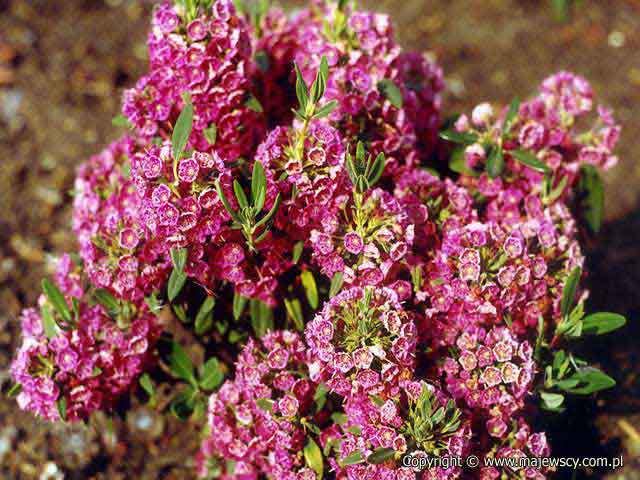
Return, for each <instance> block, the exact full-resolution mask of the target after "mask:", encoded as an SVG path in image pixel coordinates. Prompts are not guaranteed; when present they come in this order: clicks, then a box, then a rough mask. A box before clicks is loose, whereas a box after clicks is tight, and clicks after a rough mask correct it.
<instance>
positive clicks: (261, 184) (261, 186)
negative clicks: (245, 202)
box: [251, 161, 267, 212]
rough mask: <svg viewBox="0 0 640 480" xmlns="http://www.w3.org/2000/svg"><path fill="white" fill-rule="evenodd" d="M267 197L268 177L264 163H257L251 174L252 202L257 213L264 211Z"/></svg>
mask: <svg viewBox="0 0 640 480" xmlns="http://www.w3.org/2000/svg"><path fill="white" fill-rule="evenodd" d="M266 195H267V176H266V174H265V172H264V167H263V165H262V163H260V162H258V161H256V162H255V163H254V164H253V172H252V173H251V201H252V203H253V206H254V208H255V211H256V212H260V211H262V207H264V201H265V198H266Z"/></svg>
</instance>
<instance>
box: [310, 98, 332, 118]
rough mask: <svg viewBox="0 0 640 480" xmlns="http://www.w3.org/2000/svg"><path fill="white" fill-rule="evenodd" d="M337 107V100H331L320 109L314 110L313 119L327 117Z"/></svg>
mask: <svg viewBox="0 0 640 480" xmlns="http://www.w3.org/2000/svg"><path fill="white" fill-rule="evenodd" d="M337 106H338V101H337V100H331V101H329V102H327V103H325V104H324V105H323V106H322V107H320V108H319V109H318V110H316V113H314V114H313V118H314V119H319V118H325V117H328V116H329V115H330V114H331V112H333V111H334V110H335V109H336V107H337Z"/></svg>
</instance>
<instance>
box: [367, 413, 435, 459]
mask: <svg viewBox="0 0 640 480" xmlns="http://www.w3.org/2000/svg"><path fill="white" fill-rule="evenodd" d="M434 423H437V422H434ZM395 454H396V451H395V450H394V449H393V448H383V447H379V448H376V449H375V450H374V451H373V453H371V455H369V456H368V457H367V462H368V463H371V464H373V465H378V464H380V463H384V462H386V461H387V460H389V459H391V458H393V457H394V456H395Z"/></svg>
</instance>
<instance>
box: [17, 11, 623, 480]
mask: <svg viewBox="0 0 640 480" xmlns="http://www.w3.org/2000/svg"><path fill="white" fill-rule="evenodd" d="M240 3H241V2H240ZM148 45H149V56H150V65H149V73H148V74H147V75H145V76H144V77H143V78H142V79H140V80H139V81H138V82H137V84H136V85H135V87H133V88H132V89H130V90H127V91H126V92H125V94H124V101H123V114H124V115H123V117H121V118H119V122H120V123H123V124H125V125H127V126H128V127H129V130H130V131H129V133H128V135H125V136H123V137H122V138H121V139H120V140H118V141H116V142H114V143H113V144H112V145H110V146H109V147H107V149H106V150H104V151H103V152H102V153H101V154H99V155H96V156H94V157H92V158H91V159H89V161H88V162H86V163H84V164H82V165H81V166H80V168H79V169H78V175H77V179H76V184H75V190H76V191H75V200H74V209H73V231H74V233H75V234H76V236H77V239H78V245H79V249H78V253H79V255H65V256H63V257H62V258H61V259H60V262H59V267H58V273H57V274H56V276H55V279H54V282H51V281H48V280H45V281H44V282H43V290H44V294H43V295H42V296H41V298H40V300H39V303H38V307H39V308H38V309H35V308H28V309H26V310H25V311H24V312H23V315H22V330H23V337H24V338H23V344H22V346H21V347H20V348H19V350H18V352H17V353H16V355H15V359H14V361H13V364H12V367H11V373H12V376H13V379H14V381H15V384H14V386H13V388H12V389H11V392H10V393H11V394H15V395H16V396H17V401H18V404H19V405H20V407H21V408H23V409H25V410H29V411H31V412H33V413H34V414H35V415H38V416H40V417H42V418H44V419H47V420H51V421H58V420H62V421H69V422H72V421H77V420H85V421H86V420H89V419H90V417H91V413H92V412H95V411H97V410H102V411H119V410H121V409H123V408H126V403H127V402H120V400H122V399H126V397H127V396H128V395H136V396H138V398H139V399H140V395H143V397H148V400H149V405H150V406H152V407H155V408H158V409H162V410H163V411H165V410H166V411H167V412H171V413H172V414H174V415H176V416H177V417H179V418H181V419H186V418H191V419H192V420H194V421H197V422H200V423H201V424H203V425H204V428H203V434H202V438H203V440H202V447H201V450H200V452H199V453H198V455H197V458H196V460H197V461H196V464H197V474H198V476H200V477H201V478H222V479H242V480H247V479H258V478H260V479H262V478H268V479H274V480H276V479H287V480H314V479H321V478H336V479H349V480H352V479H353V480H355V479H373V480H378V479H390V480H391V479H398V480H403V479H414V478H424V479H454V478H468V477H475V478H483V479H496V478H544V476H545V475H546V474H547V473H549V472H548V471H546V470H543V469H533V468H527V469H521V470H510V469H508V468H507V467H505V470H503V471H500V470H498V469H497V468H496V467H489V466H485V467H481V468H478V469H476V470H473V468H470V467H469V466H465V465H461V464H455V462H454V463H451V465H449V466H447V465H444V464H438V465H434V466H429V467H428V468H426V469H424V470H416V469H415V468H413V466H408V465H407V464H406V463H405V462H404V460H405V458H406V457H407V456H411V457H412V458H422V459H429V458H433V457H440V458H449V459H455V458H460V457H465V456H467V455H471V454H473V455H475V456H476V457H477V458H499V457H522V456H548V455H549V452H550V451H551V448H552V445H553V439H552V438H551V439H549V441H548V439H547V437H546V434H545V433H544V432H538V433H533V432H536V431H537V430H539V429H538V426H537V425H536V421H537V419H539V417H540V415H541V414H543V413H544V414H548V415H552V414H554V412H558V411H561V410H563V409H564V408H565V407H564V405H565V397H566V396H568V395H590V394H592V393H595V392H597V391H600V390H603V389H606V388H610V387H612V386H613V385H614V384H615V382H614V381H613V379H611V378H610V377H609V376H607V375H606V374H605V373H604V372H602V371H601V370H599V369H597V368H595V367H593V366H590V365H589V363H588V361H587V360H585V359H581V358H578V357H577V356H576V355H575V354H574V353H573V345H572V340H573V339H575V338H577V337H581V336H586V335H596V334H604V333H608V332H610V331H613V330H615V329H617V328H619V327H622V326H623V325H624V323H625V319H624V318H623V317H621V316H619V315H616V314H613V313H606V312H600V313H594V314H591V315H587V314H586V313H585V309H586V305H585V302H586V300H587V298H588V291H587V290H586V288H585V287H583V286H581V284H580V281H581V279H582V277H583V267H584V257H583V254H582V249H581V240H582V239H583V238H584V237H585V236H587V235H590V234H593V233H594V232H597V230H598V228H599V226H600V223H601V217H602V209H603V203H602V202H603V196H602V183H601V180H600V176H599V171H600V170H605V169H608V168H610V167H612V166H614V165H615V163H616V160H617V159H616V156H615V154H614V153H613V150H614V147H615V144H616V142H617V139H618V136H619V131H620V127H619V126H618V125H617V124H616V123H615V120H614V119H613V116H612V113H611V111H609V110H608V109H606V108H603V107H597V110H596V111H597V114H596V117H597V118H596V119H595V122H594V123H593V124H592V125H591V126H589V125H588V124H586V125H585V121H586V120H587V119H588V117H589V114H590V113H591V112H592V110H593V109H594V100H593V97H594V94H593V92H592V90H591V87H590V86H589V84H588V83H587V82H586V80H584V79H583V78H581V77H578V76H576V75H573V74H570V73H566V72H561V73H558V74H555V75H553V76H551V77H549V78H548V79H546V80H544V81H543V82H542V84H541V86H540V89H539V92H538V93H537V94H535V95H534V96H533V97H531V98H530V99H529V100H527V101H524V102H522V103H521V102H519V101H518V100H514V101H512V102H511V104H510V106H508V107H506V108H504V109H500V108H498V107H497V106H492V105H491V104H489V103H481V104H479V105H478V106H477V107H475V108H474V109H473V112H472V113H471V114H470V116H467V115H464V114H463V115H460V116H459V117H457V119H454V120H453V121H451V122H449V123H448V124H445V125H444V126H443V127H442V128H441V125H440V124H441V123H442V120H441V118H440V110H441V99H440V94H441V91H442V89H443V81H442V72H441V70H440V68H439V67H438V66H437V65H436V64H435V63H434V62H433V61H432V60H430V59H427V58H426V57H424V56H422V55H419V54H416V53H411V52H404V51H403V50H402V48H401V47H400V46H399V45H398V44H397V43H396V41H395V40H394V36H393V28H392V24H391V21H390V19H389V17H387V16H386V15H382V14H377V13H370V12H365V11H358V10H357V9H355V8H354V7H352V6H351V5H350V4H349V2H345V1H337V2H334V1H331V0H328V1H326V2H320V1H314V2H313V3H312V4H311V5H310V6H309V7H308V8H306V9H303V10H301V11H299V12H297V13H296V14H295V15H292V16H287V15H285V14H284V13H283V12H282V11H280V10H278V9H270V8H268V7H267V6H265V5H263V4H262V3H260V4H259V5H253V4H251V5H244V6H243V5H239V6H238V7H236V6H234V4H233V3H232V2H231V1H230V0H215V1H213V0H191V1H178V0H176V2H175V3H170V2H167V1H165V2H163V3H160V4H159V5H158V6H157V7H156V9H155V13H154V16H153V22H152V30H151V33H150V35H149V41H148ZM436 152H437V153H438V154H437V155H435V153H436ZM444 153H448V156H449V159H450V161H449V163H448V164H443V162H442V157H443V156H444V155H443V154H444ZM172 317H175V318H176V319H178V320H179V321H180V322H181V324H182V328H184V327H186V328H188V329H192V330H193V332H192V333H193V335H191V336H189V337H188V338H191V339H192V340H193V341H194V342H199V343H202V345H205V346H206V348H205V350H206V352H215V355H216V356H215V357H214V356H207V355H205V359H204V362H203V363H202V365H198V366H197V368H196V365H194V362H193V360H192V358H191V347H192V345H184V347H188V348H186V349H185V348H183V346H181V345H180V344H179V343H178V342H177V341H176V338H177V337H174V336H173V335H172V333H170V332H175V329H173V328H171V323H172V320H171V318H172ZM160 319H162V320H160ZM225 377H226V379H225ZM158 382H162V383H170V384H171V385H172V386H173V387H175V388H171V389H169V391H170V393H169V396H170V401H169V402H162V403H160V402H156V401H155V399H156V395H157V391H158V389H157V388H156V383H158ZM138 385H139V386H140V387H141V389H142V390H143V391H144V392H146V393H144V394H142V393H141V391H140V390H139V389H138ZM205 417H206V418H205Z"/></svg>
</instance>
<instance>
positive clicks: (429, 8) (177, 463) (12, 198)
mask: <svg viewBox="0 0 640 480" xmlns="http://www.w3.org/2000/svg"><path fill="white" fill-rule="evenodd" d="M365 3H366V5H367V6H368V7H371V8H375V9H378V10H382V11H386V12H389V13H390V14H391V15H392V17H393V20H394V22H395V23H396V25H397V35H398V37H399V39H400V41H401V43H402V44H403V45H404V46H405V47H407V48H412V49H417V50H421V51H429V52H431V53H432V54H433V55H434V56H435V57H436V58H437V59H438V61H439V62H440V64H441V65H442V66H443V68H444V70H445V75H446V80H447V85H448V91H447V94H446V100H445V114H451V113H455V112H460V111H463V110H464V111H469V110H470V109H471V108H472V107H473V106H474V105H475V104H477V103H479V102H480V101H483V100H495V101H501V102H503V103H508V102H509V101H510V100H511V98H512V97H513V96H515V95H518V96H520V97H521V98H522V97H526V96H527V95H528V94H529V93H530V92H532V91H533V89H534V88H535V87H536V85H537V84H538V83H539V82H540V81H541V80H542V79H543V78H544V77H545V76H546V75H548V74H550V73H551V72H553V71H556V70H559V69H569V70H573V71H575V72H577V73H579V74H582V75H584V76H586V77H587V78H588V79H589V81H591V82H592V84H593V86H594V89H595V91H596V94H597V97H598V99H599V100H601V101H603V102H604V103H605V104H607V105H609V106H612V107H613V108H614V109H615V112H616V116H617V118H618V119H619V121H620V122H621V123H622V124H623V127H624V129H623V133H622V140H621V145H620V148H619V156H620V164H619V165H618V167H617V168H616V169H614V170H613V171H611V172H609V173H607V174H606V176H605V181H606V191H607V197H606V198H607V204H606V219H607V223H606V225H605V227H604V228H603V230H602V232H601V234H600V235H599V236H598V237H597V238H594V239H592V240H590V241H589V242H588V245H587V251H588V255H590V257H589V258H590V260H589V263H590V269H591V273H590V284H591V289H592V297H591V301H590V303H591V305H592V306H593V308H594V309H606V310H611V311H617V312H620V313H624V314H625V315H626V316H627V318H628V320H629V324H628V326H627V327H626V328H625V330H624V331H622V332H621V333H618V334H614V335H612V336H610V337H608V338H604V339H600V341H599V342H598V343H597V345H595V346H589V348H588V349H587V350H586V352H585V355H587V356H589V357H591V358H598V359H599V361H600V362H601V363H602V365H603V367H604V368H605V369H606V370H607V371H608V372H609V373H610V374H612V375H613V376H614V377H615V378H616V379H617V381H618V386H617V387H616V389H615V390H613V391H610V392H608V393H606V394H605V395H602V396H601V397H600V398H599V399H598V400H597V402H596V401H586V402H584V403H581V404H579V405H577V406H576V408H575V409H574V410H573V411H572V412H571V413H570V414H568V415H564V416H560V417H559V418H556V419H554V420H550V421H549V422H548V423H547V424H546V425H545V426H546V428H548V429H549V430H550V431H551V432H552V445H553V447H554V454H555V455H577V456H589V455H602V456H609V457H612V456H618V455H624V456H625V467H624V469H620V470H617V471H615V472H611V471H606V470H594V471H588V472H580V473H578V475H577V478H582V477H586V476H589V477H590V478H603V477H605V476H606V477H607V478H612V479H613V478H616V479H621V480H622V479H628V480H633V479H640V340H639V339H640V326H639V323H638V322H639V321H640V320H639V319H638V313H639V311H640V295H639V294H638V292H637V290H638V285H640V198H639V194H640V162H637V161H636V158H637V157H638V156H639V155H640V139H639V138H638V137H639V136H640V115H637V114H636V115H635V116H634V115H633V113H634V107H635V108H636V109H637V108H640V53H639V52H640V1H639V0H607V1H604V0H600V1H595V0H594V1H590V0H582V1H580V2H577V1H574V2H571V1H570V2H567V3H569V4H570V7H569V12H568V15H567V17H566V18H565V19H564V20H562V21H559V20H558V19H557V18H556V16H555V15H554V10H553V9H552V7H551V4H552V0H538V1H534V0H402V1H398V0H384V1H374V0H370V1H368V2H365ZM556 3H559V2H556ZM299 4H300V2H298V5H299ZM151 8H152V4H151V3H150V2H148V1H140V0H29V1H27V0H0V384H5V383H6V382H7V381H8V379H9V372H8V367H9V362H10V358H11V355H12V352H13V351H14V349H15V348H16V346H17V345H18V343H19V341H20V339H19V325H18V316H19V312H20V310H21V308H23V307H24V306H25V305H32V304H34V302H35V301H36V298H37V295H38V292H39V290H40V288H39V285H40V279H41V278H42V276H43V275H46V274H49V273H51V258H52V256H55V255H57V254H60V253H61V252H63V251H65V250H68V249H70V248H73V247H74V239H73V236H72V235H71V234H70V217H71V214H70V213H71V212H70V210H71V197H70V196H69V192H70V191H71V190H72V188H73V178H74V171H75V168H76V166H77V165H78V164H79V163H80V162H81V161H82V160H83V159H85V158H87V157H88V156H89V155H91V154H94V153H96V152H98V151H99V150H100V149H102V148H103V146H104V145H105V144H107V143H108V142H109V141H111V140H114V139H115V138H116V137H117V135H118V131H117V129H116V128H115V127H113V126H112V125H111V118H112V117H113V116H114V115H116V114H117V113H118V110H119V105H120V100H121V93H122V89H123V88H125V87H127V86H130V85H132V84H133V83H134V82H135V80H136V79H137V78H138V77H139V76H140V75H141V74H142V73H143V72H144V70H145V61H146V47H145V38H146V34H147V30H148V21H149V13H150V11H151ZM94 423H95V424H96V425H98V426H97V427H95V426H84V425H79V426H64V425H47V424H45V423H43V422H38V421H36V420H34V419H33V417H31V416H30V415H28V414H25V413H22V412H21V411H20V410H19V409H18V408H17V406H16V405H15V402H14V401H13V400H10V399H7V398H5V397H1V398H0V478H2V479H5V478H6V479H19V478H20V479H22V478H24V479H32V478H39V479H61V478H66V479H85V478H101V479H102V478H104V479H107V478H108V479H114V480H115V479H155V478H167V479H186V478H192V477H193V473H192V457H193V455H194V453H195V451H196V450H197V445H198V427H197V425H184V424H180V423H179V422H177V421H174V420H164V419H162V418H161V417H159V416H157V415H155V414H154V413H153V412H152V411H151V410H148V409H147V408H146V407H144V406H143V405H142V404H139V403H138V402H137V401H135V400H134V401H133V405H132V408H131V410H130V411H129V413H128V414H127V415H126V417H124V418H115V419H113V420H109V419H107V418H106V417H97V418H96V419H95V422H94ZM559 476H562V477H563V478H564V477H566V478H570V477H571V475H570V474H569V473H567V472H564V473H562V474H561V475H559Z"/></svg>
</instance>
